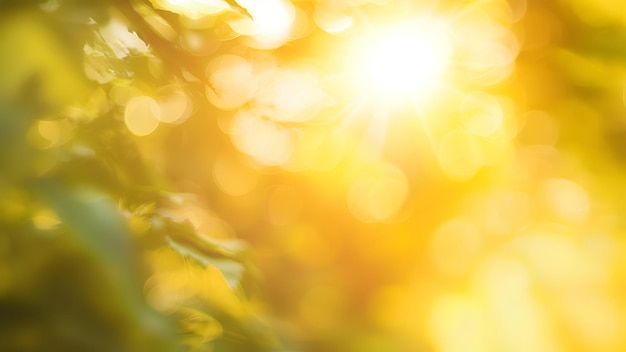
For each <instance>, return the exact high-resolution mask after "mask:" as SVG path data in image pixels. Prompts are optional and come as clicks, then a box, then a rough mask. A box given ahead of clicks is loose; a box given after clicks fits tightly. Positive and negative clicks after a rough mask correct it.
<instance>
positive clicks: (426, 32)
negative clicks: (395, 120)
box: [359, 20, 452, 101]
mask: <svg viewBox="0 0 626 352" xmlns="http://www.w3.org/2000/svg"><path fill="white" fill-rule="evenodd" d="M366 42H367V43H366V45H364V46H363V47H362V48H361V53H360V55H361V58H362V59H361V60H362V61H361V62H362V65H361V67H360V68H359V69H360V71H361V72H360V76H362V77H363V78H364V79H365V82H363V83H364V84H365V85H366V86H367V88H368V89H369V90H370V91H372V93H374V94H375V96H377V97H380V98H382V99H384V100H387V101H390V100H391V101H404V100H407V99H413V98H416V97H418V96H420V95H423V94H425V93H429V92H430V91H432V90H434V89H435V88H437V86H438V85H439V84H440V80H441V77H442V74H443V73H444V72H445V71H446V69H447V68H448V67H449V64H450V60H451V56H452V49H451V45H450V39H449V38H448V34H447V31H446V28H445V26H444V25H442V24H441V23H438V22H435V21H425V20H421V21H419V20H418V21H412V22H407V23H403V24H400V25H395V26H392V27H390V28H387V29H385V30H382V31H379V32H377V33H376V35H372V36H371V37H370V38H368V40H367V41H366Z"/></svg>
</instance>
